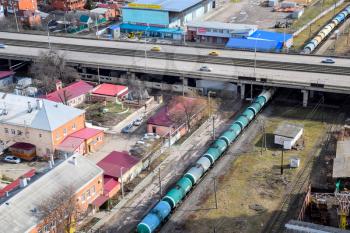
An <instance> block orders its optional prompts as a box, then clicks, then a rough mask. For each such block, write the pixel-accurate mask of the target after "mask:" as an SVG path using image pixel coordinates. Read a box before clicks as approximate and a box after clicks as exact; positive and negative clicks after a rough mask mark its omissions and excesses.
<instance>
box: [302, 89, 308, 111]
mask: <svg viewBox="0 0 350 233" xmlns="http://www.w3.org/2000/svg"><path fill="white" fill-rule="evenodd" d="M301 93H303V107H304V108H306V107H307V102H308V99H309V91H308V90H301Z"/></svg>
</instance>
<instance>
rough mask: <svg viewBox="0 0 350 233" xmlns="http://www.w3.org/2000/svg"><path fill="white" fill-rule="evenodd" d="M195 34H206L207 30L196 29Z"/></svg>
mask: <svg viewBox="0 0 350 233" xmlns="http://www.w3.org/2000/svg"><path fill="white" fill-rule="evenodd" d="M197 32H198V33H206V32H207V29H206V28H198V29H197Z"/></svg>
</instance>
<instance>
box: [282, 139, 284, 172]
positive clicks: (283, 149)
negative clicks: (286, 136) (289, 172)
mask: <svg viewBox="0 0 350 233" xmlns="http://www.w3.org/2000/svg"><path fill="white" fill-rule="evenodd" d="M283 152H284V142H283V145H282V155H281V175H283Z"/></svg>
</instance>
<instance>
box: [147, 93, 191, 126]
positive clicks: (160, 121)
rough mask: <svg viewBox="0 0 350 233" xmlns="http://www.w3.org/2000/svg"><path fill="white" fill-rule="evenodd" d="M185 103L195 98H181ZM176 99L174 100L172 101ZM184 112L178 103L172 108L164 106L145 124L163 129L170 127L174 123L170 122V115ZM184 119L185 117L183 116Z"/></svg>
mask: <svg viewBox="0 0 350 233" xmlns="http://www.w3.org/2000/svg"><path fill="white" fill-rule="evenodd" d="M181 98H183V99H184V100H185V101H186V102H189V103H191V102H193V101H194V100H195V98H191V97H182V96H181ZM176 100H177V99H176V98H175V100H174V101H176ZM181 112H184V106H183V105H182V104H181V103H180V102H178V103H176V104H174V105H173V106H169V105H166V106H164V107H162V108H161V109H159V110H158V112H157V113H156V114H154V115H153V116H152V117H150V118H149V119H148V121H147V124H152V125H159V126H165V127H170V126H172V125H174V123H175V122H173V121H172V120H171V117H170V116H171V114H173V113H181ZM184 117H185V115H184Z"/></svg>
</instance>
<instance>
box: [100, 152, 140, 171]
mask: <svg viewBox="0 0 350 233" xmlns="http://www.w3.org/2000/svg"><path fill="white" fill-rule="evenodd" d="M139 161H140V160H139V159H138V158H136V157H134V156H131V155H129V153H127V152H119V151H112V152H111V153H110V154H108V155H107V156H106V157H104V158H103V159H102V160H101V161H99V162H98V163H97V166H99V167H100V168H102V169H103V173H104V175H107V176H111V177H114V178H119V177H120V176H121V174H122V173H125V172H127V171H128V170H129V169H130V168H132V167H133V166H135V165H136V164H137V163H138V162H139ZM122 169H123V171H122Z"/></svg>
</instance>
